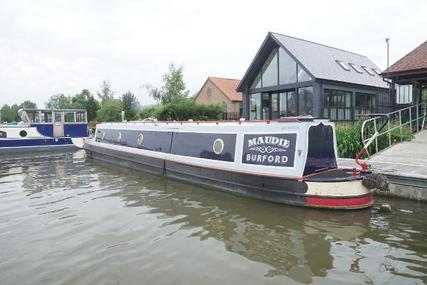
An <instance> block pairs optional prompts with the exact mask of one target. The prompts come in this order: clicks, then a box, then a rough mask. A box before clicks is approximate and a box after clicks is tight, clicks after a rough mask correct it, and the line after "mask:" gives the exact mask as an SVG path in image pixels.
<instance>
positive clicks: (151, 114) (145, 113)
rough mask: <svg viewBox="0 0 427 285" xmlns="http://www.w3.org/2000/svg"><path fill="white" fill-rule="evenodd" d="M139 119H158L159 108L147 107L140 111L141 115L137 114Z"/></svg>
mask: <svg viewBox="0 0 427 285" xmlns="http://www.w3.org/2000/svg"><path fill="white" fill-rule="evenodd" d="M139 117H140V118H141V119H147V118H156V119H157V118H159V108H158V107H155V106H153V107H149V108H147V109H144V110H142V112H141V113H139Z"/></svg>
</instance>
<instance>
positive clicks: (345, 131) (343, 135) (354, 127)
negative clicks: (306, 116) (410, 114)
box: [336, 121, 414, 158]
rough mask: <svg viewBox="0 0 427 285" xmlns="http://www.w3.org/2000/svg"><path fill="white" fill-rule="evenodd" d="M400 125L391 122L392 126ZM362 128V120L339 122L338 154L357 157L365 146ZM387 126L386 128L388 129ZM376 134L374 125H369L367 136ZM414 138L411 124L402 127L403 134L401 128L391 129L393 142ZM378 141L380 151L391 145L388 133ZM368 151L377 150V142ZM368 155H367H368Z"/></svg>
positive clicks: (337, 129) (337, 128)
mask: <svg viewBox="0 0 427 285" xmlns="http://www.w3.org/2000/svg"><path fill="white" fill-rule="evenodd" d="M395 126H398V124H397V123H395V122H391V123H390V128H394V127H395ZM361 128H362V121H358V122H355V123H354V124H339V123H338V124H337V127H336V133H337V147H338V156H339V157H345V158H355V157H356V155H357V153H358V152H359V150H360V149H361V148H362V147H363V145H362V138H361V134H360V130H361ZM386 128H387V126H386V127H385V129H384V130H386ZM384 130H382V131H384ZM373 134H374V128H373V126H371V125H370V126H368V127H367V130H366V133H365V138H370V137H371V136H372V135H373ZM413 138H414V135H413V134H412V130H411V129H410V127H409V126H407V125H405V126H403V127H402V135H401V134H400V128H396V129H395V130H393V131H391V134H390V139H391V144H395V143H397V142H400V140H402V141H410V140H412V139H413ZM377 141H378V151H381V150H383V149H386V148H387V147H389V137H388V134H383V135H381V136H379V137H378V138H377ZM368 151H369V153H370V154H374V153H375V152H376V148H375V142H373V143H372V144H371V145H370V146H369V148H368ZM366 156H367V155H365V157H366Z"/></svg>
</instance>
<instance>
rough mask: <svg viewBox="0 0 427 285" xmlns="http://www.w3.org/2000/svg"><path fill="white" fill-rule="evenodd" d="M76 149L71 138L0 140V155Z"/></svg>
mask: <svg viewBox="0 0 427 285" xmlns="http://www.w3.org/2000/svg"><path fill="white" fill-rule="evenodd" d="M74 148H76V147H75V146H74V144H73V142H72V141H71V138H68V137H67V138H40V139H4V140H0V154H3V153H4V154H5V153H16V152H34V151H37V152H39V151H52V150H60V149H61V150H62V149H74Z"/></svg>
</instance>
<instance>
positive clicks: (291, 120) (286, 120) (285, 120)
mask: <svg viewBox="0 0 427 285" xmlns="http://www.w3.org/2000/svg"><path fill="white" fill-rule="evenodd" d="M316 121H329V120H328V119H320V118H313V117H281V118H277V119H271V120H208V121H198V120H187V121H176V120H174V121H157V120H139V121H126V122H122V123H125V124H141V123H143V124H145V123H148V124H155V125H156V124H166V125H168V124H181V125H183V124H197V125H198V124H219V123H221V124H222V123H225V124H231V123H236V124H239V125H241V124H247V123H259V124H262V123H264V124H270V123H273V122H277V123H304V122H316ZM106 123H107V124H108V123H110V122H106ZM115 123H116V122H111V124H115Z"/></svg>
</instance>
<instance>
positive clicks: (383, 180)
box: [362, 173, 390, 192]
mask: <svg viewBox="0 0 427 285" xmlns="http://www.w3.org/2000/svg"><path fill="white" fill-rule="evenodd" d="M362 184H363V185H364V186H365V187H367V188H368V189H375V188H376V189H378V190H379V191H383V192H388V191H390V189H389V183H388V180H387V177H385V176H384V175H382V174H379V173H371V174H368V175H366V176H365V177H363V182H362Z"/></svg>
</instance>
